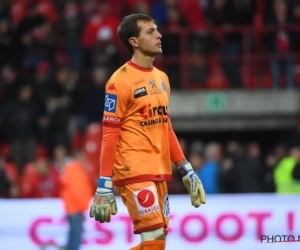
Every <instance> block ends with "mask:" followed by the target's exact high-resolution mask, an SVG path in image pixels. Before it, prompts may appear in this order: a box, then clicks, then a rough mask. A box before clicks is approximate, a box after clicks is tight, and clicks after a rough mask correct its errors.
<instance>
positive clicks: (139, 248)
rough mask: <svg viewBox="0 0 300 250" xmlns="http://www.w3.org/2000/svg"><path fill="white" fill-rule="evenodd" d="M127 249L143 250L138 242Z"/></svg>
mask: <svg viewBox="0 0 300 250" xmlns="http://www.w3.org/2000/svg"><path fill="white" fill-rule="evenodd" d="M129 250H143V244H142V243H140V244H138V245H136V246H134V247H132V248H130V249H129Z"/></svg>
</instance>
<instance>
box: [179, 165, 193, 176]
mask: <svg viewBox="0 0 300 250" xmlns="http://www.w3.org/2000/svg"><path fill="white" fill-rule="evenodd" d="M178 170H179V173H180V175H181V176H186V175H187V174H188V173H189V172H191V171H193V168H192V166H191V164H190V163H189V162H187V161H186V162H185V163H183V164H182V166H181V167H179V168H178Z"/></svg>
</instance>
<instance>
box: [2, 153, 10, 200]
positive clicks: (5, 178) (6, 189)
mask: <svg viewBox="0 0 300 250" xmlns="http://www.w3.org/2000/svg"><path fill="white" fill-rule="evenodd" d="M11 186H12V183H11V180H10V178H9V175H8V173H7V171H6V168H5V161H4V159H3V158H2V157H1V156H0V198H7V197H9V196H10V189H11Z"/></svg>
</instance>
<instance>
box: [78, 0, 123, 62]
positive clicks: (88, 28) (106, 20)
mask: <svg viewBox="0 0 300 250" xmlns="http://www.w3.org/2000/svg"><path fill="white" fill-rule="evenodd" d="M109 8H110V5H109V4H108V1H101V2H100V3H99V4H97V5H96V6H95V8H94V10H93V13H92V16H91V18H90V19H89V21H88V22H87V23H86V24H85V26H84V29H83V33H82V36H81V43H82V46H83V49H84V51H85V59H84V60H85V66H86V67H90V66H91V64H90V62H91V61H92V60H91V56H92V51H91V48H92V47H93V46H94V45H95V43H97V40H98V33H99V31H101V29H102V28H105V29H106V30H109V29H111V30H112V31H116V30H117V27H118V19H117V18H116V17H115V16H111V15H109V13H110V9H109ZM112 35H113V37H112V39H111V40H112V41H116V32H113V33H112Z"/></svg>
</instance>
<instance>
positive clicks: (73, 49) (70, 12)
mask: <svg viewBox="0 0 300 250" xmlns="http://www.w3.org/2000/svg"><path fill="white" fill-rule="evenodd" d="M83 25H84V16H83V13H82V11H81V10H80V6H79V4H78V3H77V1H76V0H68V1H66V3H65V6H64V11H63V16H62V18H61V20H60V31H61V35H62V40H63V42H64V49H65V50H66V51H67V53H68V57H69V62H70V63H69V66H70V68H71V69H72V71H74V72H77V73H80V72H81V68H82V59H83V57H82V47H81V44H80V37H81V33H82V30H83Z"/></svg>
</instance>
